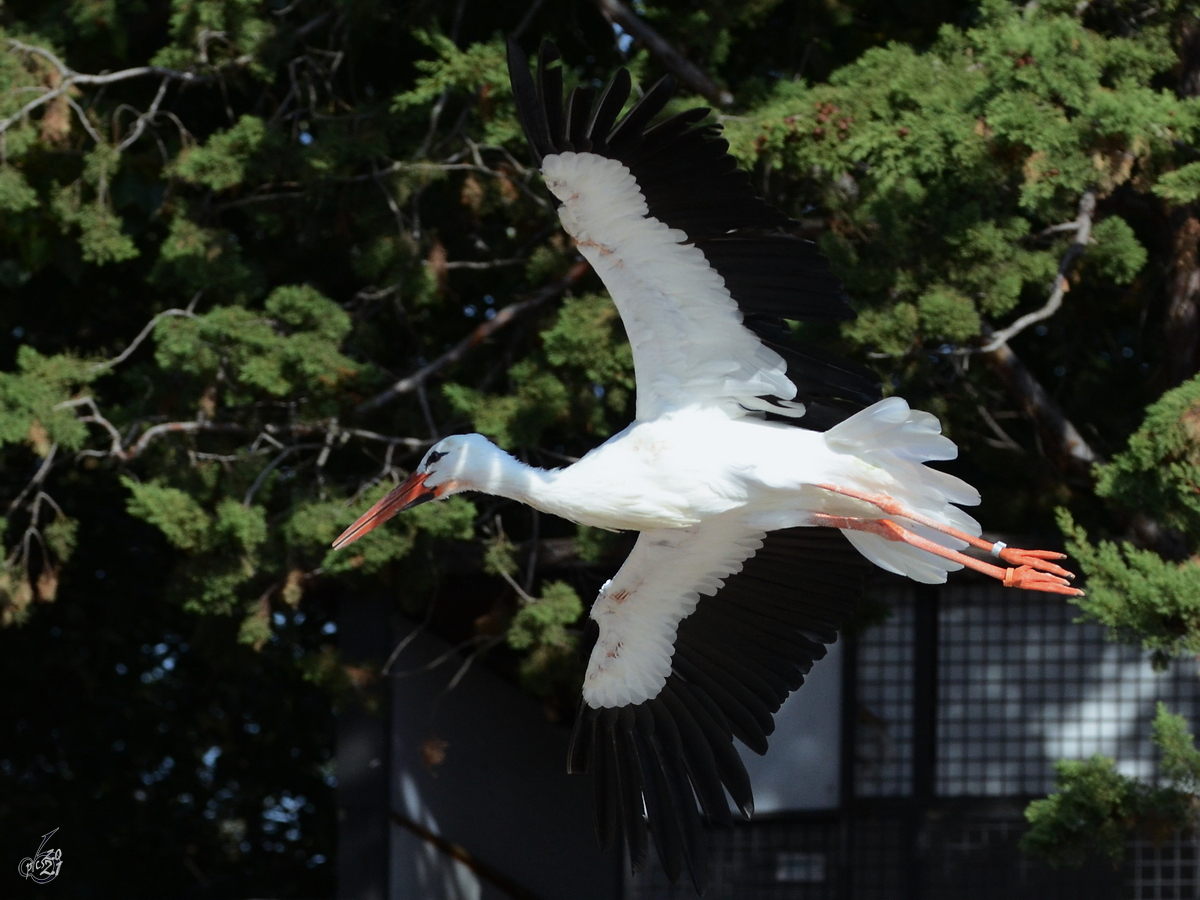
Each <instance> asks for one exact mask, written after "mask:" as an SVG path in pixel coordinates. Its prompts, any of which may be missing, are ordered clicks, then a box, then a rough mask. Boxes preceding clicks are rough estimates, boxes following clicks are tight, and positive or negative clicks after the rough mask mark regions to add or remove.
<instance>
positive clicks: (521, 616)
mask: <svg viewBox="0 0 1200 900" xmlns="http://www.w3.org/2000/svg"><path fill="white" fill-rule="evenodd" d="M581 615H583V603H581V602H580V600H579V595H578V594H576V593H575V591H574V589H573V588H572V587H571V586H570V585H569V584H567V583H566V582H563V581H552V582H550V583H548V584H545V585H543V586H542V596H541V597H540V598H538V599H537V600H534V601H533V602H532V603H527V604H525V605H524V606H522V607H521V608H520V609H519V610H518V611H517V614H516V615H515V616H514V617H513V620H512V623H511V624H510V625H509V626H508V631H507V632H506V633H505V638H506V640H507V641H508V646H510V647H512V648H513V649H514V650H522V651H526V655H525V656H524V658H523V659H522V661H521V665H520V675H521V683H522V685H524V687H525V689H526V690H528V691H529V692H530V693H532V694H534V695H536V696H542V697H546V696H549V695H551V694H552V693H553V692H554V691H555V690H556V689H560V688H561V686H562V685H563V684H564V683H567V684H569V685H570V686H571V687H572V688H574V687H575V683H576V682H578V680H579V675H580V672H579V654H578V642H579V639H578V636H577V635H575V634H572V633H570V632H568V631H567V626H569V625H571V624H573V623H574V622H576V621H578V619H579V617H580V616H581Z"/></svg>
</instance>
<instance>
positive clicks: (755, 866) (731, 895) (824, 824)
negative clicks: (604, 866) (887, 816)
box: [625, 819, 838, 900]
mask: <svg viewBox="0 0 1200 900" xmlns="http://www.w3.org/2000/svg"><path fill="white" fill-rule="evenodd" d="M836 835H837V827H836V824H835V823H831V822H829V821H795V820H778V819H775V820H772V819H766V820H763V821H760V822H749V823H739V824H737V825H734V826H733V827H731V828H712V829H709V830H708V844H709V854H708V887H707V890H706V891H705V893H704V896H705V900H834V898H835V897H836V896H837V892H836V891H837V883H836V879H837V871H836V867H837V862H838V855H837V845H836V840H835V838H836ZM650 853H651V856H653V855H654V851H653V850H651V851H650ZM627 887H628V890H627V891H626V895H625V896H626V897H628V898H630V900H650V898H654V900H695V896H696V895H695V892H694V891H693V890H692V887H691V884H690V883H689V881H688V876H687V873H686V872H685V873H684V874H683V876H682V877H681V878H680V880H679V884H677V885H674V886H672V885H671V884H670V883H669V882H668V881H667V879H666V876H665V875H664V874H663V872H662V869H661V867H660V866H659V865H658V863H657V860H652V861H650V862H648V863H647V865H645V866H643V867H642V870H641V871H639V872H637V873H635V874H634V875H633V876H632V878H631V879H630V881H629V882H628V885H627Z"/></svg>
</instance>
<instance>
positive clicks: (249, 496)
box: [242, 444, 324, 507]
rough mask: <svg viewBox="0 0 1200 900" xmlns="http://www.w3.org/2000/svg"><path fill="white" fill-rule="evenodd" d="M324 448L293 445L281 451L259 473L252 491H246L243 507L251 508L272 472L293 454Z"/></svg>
mask: <svg viewBox="0 0 1200 900" xmlns="http://www.w3.org/2000/svg"><path fill="white" fill-rule="evenodd" d="M322 446H324V445H323V444H292V445H291V446H290V447H284V448H283V450H281V451H280V452H279V454H278V455H277V456H276V457H275V458H274V459H273V460H271V461H270V462H269V463H267V465H266V466H265V467H264V468H263V470H262V471H261V472H259V473H258V477H257V478H255V479H254V483H253V484H252V485H250V490H248V491H246V496H245V499H243V500H242V506H245V507H249V506H250V504H251V503H252V502H253V501H254V495H255V494H257V493H258V489H259V488H260V487H262V486H263V482H264V481H266V480H267V476H268V475H270V474H271V473H272V472H274V471H275V469H276V468H277V467H278V466H279V464H280V463H282V462H283V461H284V460H285V459H287V458H288V457H289V456H291V455H292V454H293V453H298V452H299V451H301V450H316V449H318V448H319V447H322Z"/></svg>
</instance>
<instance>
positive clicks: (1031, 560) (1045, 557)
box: [1000, 547, 1075, 581]
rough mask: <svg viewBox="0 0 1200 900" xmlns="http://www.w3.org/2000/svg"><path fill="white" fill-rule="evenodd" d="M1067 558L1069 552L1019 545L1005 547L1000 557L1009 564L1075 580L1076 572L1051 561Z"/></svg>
mask: <svg viewBox="0 0 1200 900" xmlns="http://www.w3.org/2000/svg"><path fill="white" fill-rule="evenodd" d="M1066 558H1067V554H1065V553H1058V552H1057V551H1054V550H1021V549H1019V548H1017V547H1005V548H1004V549H1003V550H1001V551H1000V559H1002V560H1003V561H1004V562H1006V563H1008V564H1009V565H1012V566H1020V567H1028V568H1030V569H1036V570H1037V571H1039V572H1048V573H1050V574H1051V575H1057V576H1058V577H1059V578H1065V579H1067V580H1068V581H1073V580H1074V579H1075V573H1074V572H1070V571H1068V570H1067V569H1064V568H1063V567H1062V566H1059V565H1055V564H1054V563H1053V562H1052V561H1051V560H1055V559H1066Z"/></svg>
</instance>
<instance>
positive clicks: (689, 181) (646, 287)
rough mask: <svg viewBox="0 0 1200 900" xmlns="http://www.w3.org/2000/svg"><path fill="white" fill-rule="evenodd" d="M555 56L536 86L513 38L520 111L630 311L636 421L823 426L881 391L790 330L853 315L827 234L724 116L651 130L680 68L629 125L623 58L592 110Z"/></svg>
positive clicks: (690, 118) (590, 253) (678, 119)
mask: <svg viewBox="0 0 1200 900" xmlns="http://www.w3.org/2000/svg"><path fill="white" fill-rule="evenodd" d="M557 59H558V53H557V51H556V50H555V49H554V48H553V46H552V45H550V44H548V43H544V44H543V45H542V49H541V53H540V54H539V66H538V78H537V81H536V83H535V82H534V80H533V78H532V77H531V76H530V72H529V68H528V64H527V63H526V61H525V58H524V56H523V55H522V54H521V51H520V49H519V48H518V47H517V46H516V45H515V44H514V43H511V42H510V44H509V72H510V75H511V77H512V84H513V92H514V96H515V98H516V101H517V112H518V114H519V116H520V118H521V122H522V125H523V126H524V128H525V133H526V136H527V137H528V138H529V143H530V147H531V148H532V149H533V152H534V155H535V157H536V158H537V160H538V162H539V163H540V164H541V165H542V171H543V175H544V176H545V178H546V184H547V186H548V187H549V188H550V190H551V191H552V193H554V195H555V196H556V198H557V199H558V200H559V202H560V204H561V205H560V208H559V216H560V218H561V220H562V223H563V226H564V228H565V229H566V230H567V232H568V233H569V234H570V235H571V236H572V237H573V238H574V239H575V241H576V244H577V246H578V248H579V251H580V252H581V253H582V254H583V255H584V257H585V258H587V260H588V261H589V262H590V263H591V264H592V267H593V268H594V269H595V270H596V272H597V273H598V274H599V275H600V277H601V279H603V281H604V284H605V286H606V287H607V288H608V290H609V293H610V294H611V296H612V298H613V302H614V303H615V304H616V305H617V309H618V310H619V311H620V313H621V318H622V320H623V321H624V323H625V328H626V332H627V333H628V335H629V340H630V344H631V346H632V349H633V357H634V367H635V370H636V376H637V391H638V397H637V417H638V419H639V420H646V419H650V418H655V417H657V416H660V415H662V414H664V413H668V412H670V411H672V410H675V409H679V408H682V407H687V406H693V405H716V406H721V407H723V408H725V409H727V410H729V412H730V413H731V414H732V415H739V414H746V413H754V414H760V415H761V414H769V415H772V416H774V417H777V418H784V419H787V420H790V421H793V422H794V423H795V424H797V425H800V426H802V427H806V428H813V429H818V430H824V429H826V428H828V427H830V426H831V425H834V424H836V423H837V422H840V421H841V420H843V419H845V418H846V417H847V416H848V415H850V414H852V413H853V412H856V411H857V410H858V409H861V408H862V407H863V406H867V405H869V404H871V403H873V402H874V401H875V400H877V399H879V385H878V377H877V376H876V375H875V373H874V372H872V371H871V370H869V369H866V368H864V367H862V366H859V365H857V364H856V363H853V362H851V361H849V360H846V359H842V358H841V357H839V356H837V355H836V354H832V353H829V352H827V351H822V350H819V349H817V348H814V347H809V346H806V345H802V344H799V343H797V342H794V341H792V340H791V335H790V330H789V329H788V328H787V326H786V325H785V323H784V320H785V319H797V320H802V321H809V322H829V321H839V320H844V319H849V318H852V317H853V311H852V310H851V309H850V306H849V304H848V303H847V301H846V298H845V296H844V294H843V293H842V289H841V284H840V282H839V281H838V279H837V278H836V277H835V276H834V275H833V274H832V273H831V272H830V270H829V265H828V262H827V261H826V260H825V259H824V257H822V256H821V254H820V253H819V252H817V249H816V247H815V245H814V244H812V243H811V242H809V241H804V240H800V239H799V238H797V237H795V236H793V235H792V234H790V233H789V232H788V229H791V228H794V227H795V226H796V223H795V222H793V221H792V220H791V219H789V218H788V217H787V216H785V215H784V214H783V213H781V212H780V211H779V210H777V209H775V208H773V207H771V206H770V205H768V204H767V203H765V202H763V201H762V200H761V199H759V198H758V197H757V196H755V194H754V191H753V189H752V187H751V185H750V178H749V176H748V175H747V174H746V173H745V172H743V171H741V170H739V169H738V168H737V164H736V162H735V161H734V159H733V158H732V157H731V156H729V154H728V152H727V151H728V144H727V143H726V142H725V141H724V140H723V139H721V138H720V136H719V134H720V128H719V127H718V126H715V125H701V124H699V123H700V122H701V121H702V120H703V119H704V118H705V117H706V116H707V114H708V110H705V109H693V110H688V111H687V112H684V113H680V114H679V115H676V116H673V117H671V118H668V119H666V120H664V121H662V122H660V123H658V124H657V125H654V126H652V127H649V128H648V127H647V126H648V125H649V123H650V121H651V119H653V118H654V117H655V116H656V115H657V114H658V113H659V112H660V111H661V110H662V109H663V107H664V106H665V104H666V102H667V100H668V99H669V98H670V96H671V93H672V90H673V87H672V83H671V80H670V78H669V77H668V78H664V79H663V80H661V81H659V82H658V83H657V84H655V85H654V86H653V87H652V88H650V89H649V90H648V91H646V92H645V94H643V96H642V98H641V99H640V100H639V101H638V102H637V103H635V104H634V105H633V106H632V107H631V108H630V110H629V111H628V113H626V115H625V116H624V118H622V119H621V121H620V122H617V116H618V114H619V113H620V111H621V109H622V107H623V106H624V104H625V101H626V99H627V98H628V96H629V92H630V81H629V75H628V73H627V72H625V70H621V71H619V72H618V73H617V75H616V77H614V79H613V80H612V82H611V83H610V84H609V85H608V87H607V88H606V89H605V91H604V93H603V94H602V95H601V97H600V98H599V100H598V101H596V102H595V105H594V107H593V93H592V92H591V91H590V90H589V89H586V88H576V89H575V90H574V91H572V93H571V96H570V98H569V99H568V101H567V104H566V108H565V110H564V107H563V99H562V70H561V68H558V67H555V66H553V65H552V63H554V62H555V61H557ZM614 123H616V124H615V125H614Z"/></svg>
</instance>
